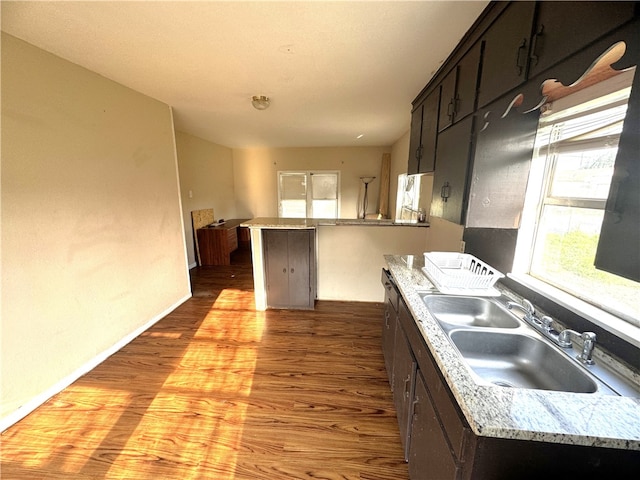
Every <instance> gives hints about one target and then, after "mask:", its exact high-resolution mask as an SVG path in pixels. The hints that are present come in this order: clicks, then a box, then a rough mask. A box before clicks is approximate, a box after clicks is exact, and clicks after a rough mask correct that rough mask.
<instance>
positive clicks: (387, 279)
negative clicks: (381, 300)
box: [380, 268, 398, 313]
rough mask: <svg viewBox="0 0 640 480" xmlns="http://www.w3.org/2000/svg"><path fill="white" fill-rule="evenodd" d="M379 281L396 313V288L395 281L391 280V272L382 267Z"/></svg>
mask: <svg viewBox="0 0 640 480" xmlns="http://www.w3.org/2000/svg"><path fill="white" fill-rule="evenodd" d="M380 281H381V282H382V285H383V286H384V288H385V290H386V291H387V296H388V299H389V303H390V304H391V306H392V307H393V309H394V310H395V312H396V313H397V312H398V289H397V287H396V284H395V282H394V281H393V278H391V274H390V273H389V271H388V270H386V269H384V268H383V269H382V276H381V278H380Z"/></svg>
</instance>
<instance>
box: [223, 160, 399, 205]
mask: <svg viewBox="0 0 640 480" xmlns="http://www.w3.org/2000/svg"><path fill="white" fill-rule="evenodd" d="M389 151H390V149H389V148H386V147H344V148H339V147H336V148H269V149H266V148H263V149H261V148H253V149H234V150H233V168H234V183H235V193H236V202H237V203H236V206H237V214H238V216H240V217H243V218H244V217H247V218H253V217H277V216H278V205H277V203H278V190H277V172H278V171H282V170H299V171H307V170H339V171H340V172H341V173H340V194H341V205H340V218H356V216H357V212H358V199H359V198H361V195H362V193H363V188H362V182H361V181H360V177H361V176H369V175H371V176H375V177H376V180H374V181H373V182H372V183H371V184H370V185H369V194H368V198H369V201H368V204H369V208H368V209H367V212H369V213H375V212H376V211H377V206H378V198H379V190H380V168H381V165H382V154H383V153H388V152H389Z"/></svg>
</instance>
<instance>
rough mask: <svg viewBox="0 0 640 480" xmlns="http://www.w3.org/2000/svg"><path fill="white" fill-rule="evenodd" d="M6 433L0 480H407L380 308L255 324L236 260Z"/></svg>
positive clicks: (263, 319)
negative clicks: (383, 349) (383, 348)
mask: <svg viewBox="0 0 640 480" xmlns="http://www.w3.org/2000/svg"><path fill="white" fill-rule="evenodd" d="M192 285H193V294H194V296H193V298H191V299H190V300H189V301H187V302H186V303H184V304H183V305H182V306H180V307H179V308H178V309H176V310H175V311H174V312H172V313H171V314H169V315H168V316H167V317H166V318H164V319H163V320H161V321H160V322H158V323H157V324H156V325H155V326H154V327H152V328H151V329H149V330H148V331H146V332H145V333H144V334H143V335H141V336H140V337H138V338H137V339H136V340H134V341H133V342H131V343H130V344H129V345H127V346H126V347H125V348H123V349H122V350H120V351H119V352H118V353H116V354H115V355H113V356H112V357H110V358H109V359H107V360H106V361H105V362H103V363H102V364H101V365H99V366H98V367H97V368H96V369H94V370H93V371H91V372H90V373H88V374H87V375H85V376H84V377H82V378H81V379H79V380H78V381H76V382H75V383H74V384H73V385H71V386H70V387H69V388H67V389H66V390H64V391H63V392H61V393H60V394H58V395H56V396H55V397H53V398H52V399H51V400H49V401H48V402H47V403H46V404H45V405H43V406H41V407H40V408H39V409H37V410H36V411H34V412H33V413H32V414H30V415H29V416H27V417H26V418H24V419H23V420H22V421H20V422H18V423H17V424H16V425H14V426H12V427H10V428H9V429H7V430H6V431H5V432H4V433H3V434H2V437H1V441H2V443H1V445H0V449H1V453H0V459H1V462H2V463H1V468H2V470H1V473H0V477H1V478H2V479H3V480H5V479H16V480H17V479H29V480H35V479H102V478H109V479H111V478H113V479H116V478H122V479H157V480H165V479H215V480H248V479H251V480H256V479H369V480H376V479H377V480H395V479H403V480H406V479H407V478H408V473H407V466H406V464H405V463H404V461H403V455H402V449H401V446H400V441H399V433H398V426H397V422H396V417H395V410H394V408H393V404H392V397H391V392H390V390H389V384H388V382H387V377H386V373H385V370H384V362H383V358H382V353H381V347H380V331H381V317H382V305H380V304H372V303H355V302H354V303H351V302H326V301H321V302H318V304H317V308H316V310H315V311H285V310H281V311H273V310H270V311H267V312H257V311H255V309H254V304H253V301H254V300H253V282H252V274H251V265H250V263H249V255H248V253H247V251H246V250H245V251H238V252H236V253H234V255H233V262H232V265H231V266H227V267H205V268H197V269H194V270H193V271H192Z"/></svg>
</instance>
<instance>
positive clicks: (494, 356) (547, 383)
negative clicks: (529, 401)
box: [449, 330, 598, 393]
mask: <svg viewBox="0 0 640 480" xmlns="http://www.w3.org/2000/svg"><path fill="white" fill-rule="evenodd" d="M449 337H450V338H451V341H452V342H453V344H454V345H455V346H456V348H457V349H458V351H459V352H460V354H461V355H462V357H463V358H464V360H465V361H466V363H467V365H468V366H469V367H470V368H471V370H472V371H473V372H474V373H475V374H476V375H477V376H478V377H480V378H481V379H482V380H484V381H486V382H490V383H493V384H495V385H500V386H504V387H518V388H537V389H541V390H557V391H563V392H575V393H594V392H596V391H597V390H598V385H597V384H596V382H595V381H594V380H593V379H592V377H591V376H590V375H589V374H588V373H587V372H585V371H584V370H583V369H582V368H581V367H579V366H578V365H577V364H575V363H574V362H573V361H572V360H571V359H569V358H567V357H566V356H564V355H563V354H562V353H560V352H559V351H558V350H556V349H555V348H554V347H552V346H551V345H549V344H548V343H546V342H545V341H544V340H542V339H538V338H534V337H531V336H529V335H524V334H519V333H500V332H496V331H479V330H475V331H474V330H455V331H451V332H450V334H449Z"/></svg>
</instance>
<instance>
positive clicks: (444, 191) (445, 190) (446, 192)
mask: <svg viewBox="0 0 640 480" xmlns="http://www.w3.org/2000/svg"><path fill="white" fill-rule="evenodd" d="M450 196H451V185H449V182H444V185H442V188H441V189H440V197H442V200H444V202H445V203H447V199H448V198H449V197H450Z"/></svg>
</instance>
